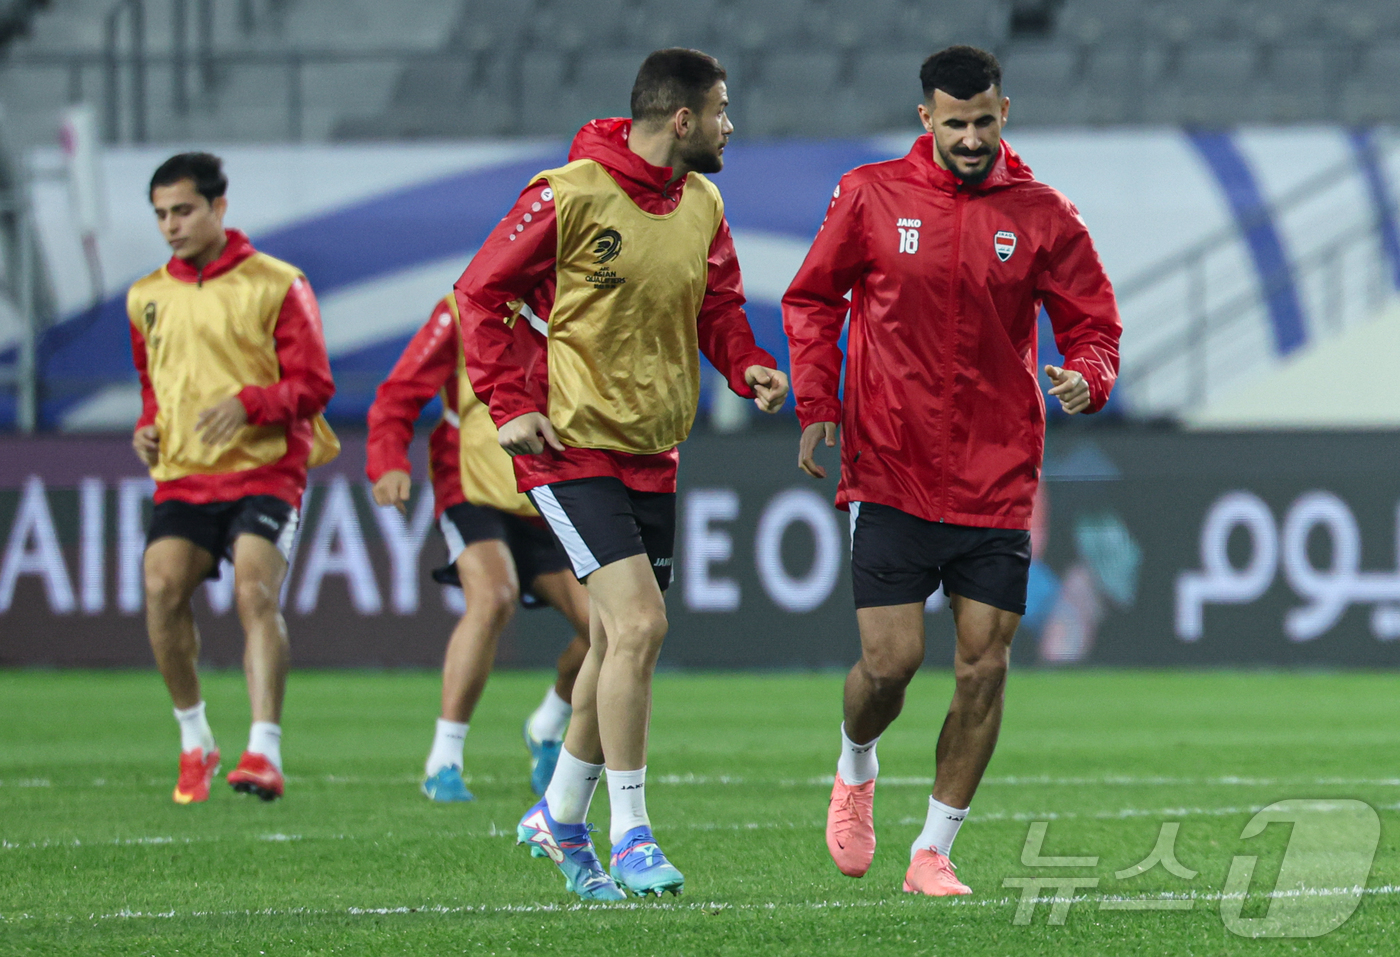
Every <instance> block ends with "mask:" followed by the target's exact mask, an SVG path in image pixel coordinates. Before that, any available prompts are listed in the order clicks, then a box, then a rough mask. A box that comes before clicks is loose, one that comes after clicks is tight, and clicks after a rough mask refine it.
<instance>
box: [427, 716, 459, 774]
mask: <svg viewBox="0 0 1400 957" xmlns="http://www.w3.org/2000/svg"><path fill="white" fill-rule="evenodd" d="M467 727H468V725H467V724H466V723H465V722H462V721H448V720H447V719H446V718H438V719H437V733H436V734H434V735H433V749H432V750H431V751H429V752H428V766H427V768H426V769H425V770H426V772H427V775H428V777H432V776H433V775H434V774H437V773H438V772H439V771H441V770H442V769H443V768H445V767H449V766H451V765H454V764H455V765H457V767H458V768H464V767H466V765H465V764H464V763H463V761H462V750H463V749H464V748H465V747H466V744H467Z"/></svg>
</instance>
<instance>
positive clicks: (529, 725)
mask: <svg viewBox="0 0 1400 957" xmlns="http://www.w3.org/2000/svg"><path fill="white" fill-rule="evenodd" d="M517 334H520V335H526V336H531V335H538V333H535V332H532V331H531V330H530V329H529V326H528V324H525V323H522V325H521V328H520V329H519V330H518V333H517ZM465 376H466V374H465V372H464V370H463V365H462V340H461V337H460V335H459V334H458V331H457V304H456V302H455V301H454V300H453V297H452V296H451V295H450V294H449V295H447V296H445V297H443V298H442V299H441V300H440V301H439V302H438V304H437V306H436V307H435V308H434V309H433V312H432V315H430V316H429V317H428V321H427V322H426V323H424V324H423V327H422V328H421V329H419V330H418V332H417V333H416V334H415V335H414V337H413V338H412V339H411V340H410V341H409V343H408V347H407V348H406V349H404V351H403V355H402V356H400V357H399V361H398V362H397V363H396V364H395V365H394V369H393V371H392V372H390V373H389V377H388V378H387V379H385V380H384V382H383V383H381V384H380V386H379V390H378V392H377V393H376V394H375V398H374V404H373V405H371V406H370V410H369V441H368V443H367V448H366V452H367V454H366V462H365V472H366V473H367V474H368V475H369V480H370V481H371V482H373V483H374V500H375V502H376V503H377V504H379V505H382V506H393V507H395V508H398V509H399V510H400V511H405V503H406V502H407V501H408V498H409V495H410V493H411V492H412V488H413V480H412V478H411V474H410V473H411V466H410V465H409V461H408V446H409V443H411V442H412V441H413V423H414V422H416V421H417V420H418V416H419V413H421V412H422V411H423V406H425V405H427V404H428V402H430V401H431V400H432V398H433V396H435V395H441V396H442V408H443V413H442V420H441V421H439V422H438V424H437V426H436V427H434V429H433V431H432V433H431V434H430V435H429V436H428V473H429V479H430V481H431V482H432V488H433V510H434V518H435V519H436V520H437V523H438V527H439V529H441V531H442V536H443V539H444V541H445V542H446V544H447V562H448V564H447V566H446V567H444V568H440V569H438V570H437V571H435V572H434V573H433V577H434V579H436V580H437V581H439V582H441V583H443V584H448V585H457V586H459V587H460V588H461V589H462V594H463V597H464V598H465V599H466V611H465V612H464V613H463V615H462V618H461V620H460V621H458V623H457V627H456V628H454V629H453V631H452V638H451V640H450V641H449V642H448V644H447V653H446V656H445V659H444V661H443V666H442V717H440V718H438V722H437V731H436V733H435V734H434V737H433V746H432V750H431V751H430V752H429V754H428V763H427V767H426V768H425V770H424V779H423V793H424V794H426V795H427V796H428V797H429V798H431V799H432V800H434V801H444V802H447V801H470V800H471V799H472V794H471V792H470V791H468V790H467V787H466V784H465V783H464V782H463V780H462V769H463V767H464V762H463V745H464V744H465V741H466V737H467V725H468V723H469V722H470V721H471V717H472V713H473V712H474V711H475V710H476V705H477V702H479V701H480V700H481V693H482V692H483V691H484V690H485V688H486V679H487V678H488V677H490V675H491V666H492V664H493V663H494V662H495V658H496V642H497V640H498V639H499V638H500V636H501V632H502V631H504V630H505V627H506V625H507V624H509V623H510V619H511V616H512V615H513V614H514V613H515V604H516V602H517V601H520V602H521V603H522V604H524V605H525V607H527V608H538V607H540V606H541V605H544V604H549V605H553V606H554V607H555V608H557V609H559V612H560V614H562V615H563V616H564V617H565V618H566V619H568V621H569V624H570V625H572V626H573V628H574V638H573V640H572V641H571V642H570V643H569V645H568V647H566V648H565V649H564V651H563V652H562V653H561V654H560V655H559V662H558V670H559V676H558V678H557V679H556V680H555V683H554V685H553V686H552V687H551V688H550V689H549V691H548V692H547V693H546V694H545V699H544V701H543V702H542V703H541V704H540V706H539V707H538V708H536V709H535V711H534V712H533V713H532V714H531V715H530V717H529V718H527V719H526V720H525V745H526V747H527V748H528V749H529V751H530V765H531V766H530V786H531V787H532V788H533V789H534V791H535V793H536V794H543V793H544V789H545V787H546V786H547V785H548V784H549V779H550V777H551V776H552V775H553V774H554V765H555V764H556V763H557V762H558V760H559V752H560V749H561V748H562V747H563V740H564V729H565V728H566V727H567V726H568V723H569V717H570V715H571V713H572V709H571V708H570V705H569V700H570V697H571V696H572V694H573V687H574V679H575V678H576V677H577V676H578V669H579V666H580V665H582V664H583V658H584V656H585V655H586V654H588V593H587V592H586V591H584V588H583V586H582V585H580V584H579V583H578V579H576V578H574V573H573V572H572V571H571V570H570V569H569V559H568V556H566V555H565V554H564V552H563V550H562V549H561V548H560V547H559V544H558V543H557V542H556V541H554V538H553V536H552V535H551V534H550V532H549V528H548V527H547V526H546V525H545V524H544V522H543V520H541V519H540V517H539V513H538V512H536V511H535V508H534V506H533V505H531V504H530V500H529V499H528V498H526V497H525V496H524V495H522V494H520V493H519V492H517V491H516V490H515V474H514V472H513V471H512V470H511V464H510V456H509V455H507V454H506V452H505V450H504V449H502V448H501V446H500V443H499V442H497V441H496V427H495V425H494V424H493V423H492V422H491V417H490V416H489V415H488V414H487V412H486V408H485V407H484V406H483V405H482V404H481V403H480V402H479V401H477V398H476V396H475V395H474V394H473V393H472V390H471V387H470V383H468V382H467V381H466V377H465Z"/></svg>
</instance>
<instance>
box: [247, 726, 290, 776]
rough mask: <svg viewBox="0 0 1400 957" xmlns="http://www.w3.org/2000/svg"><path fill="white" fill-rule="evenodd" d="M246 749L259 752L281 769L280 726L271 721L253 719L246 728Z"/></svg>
mask: <svg viewBox="0 0 1400 957" xmlns="http://www.w3.org/2000/svg"><path fill="white" fill-rule="evenodd" d="M248 750H249V751H251V752H253V753H254V754H261V755H262V756H263V757H265V758H267V759H268V760H269V761H271V762H272V766H273V767H274V768H276V769H277V770H279V771H280V770H282V726H281V725H280V724H273V723H272V722H271V721H254V722H253V726H252V727H251V728H249V729H248Z"/></svg>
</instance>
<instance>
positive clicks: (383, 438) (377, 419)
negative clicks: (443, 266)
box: [365, 297, 467, 518]
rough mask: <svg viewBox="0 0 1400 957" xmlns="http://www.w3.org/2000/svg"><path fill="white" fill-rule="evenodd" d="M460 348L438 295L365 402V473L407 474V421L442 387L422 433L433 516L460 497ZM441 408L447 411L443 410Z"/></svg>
mask: <svg viewBox="0 0 1400 957" xmlns="http://www.w3.org/2000/svg"><path fill="white" fill-rule="evenodd" d="M460 348H461V345H460V341H459V339H458V336H457V323H456V321H455V320H454V319H453V318H452V309H451V307H450V306H449V305H448V303H447V299H446V298H445V297H444V298H443V299H441V300H439V301H438V304H437V306H436V307H434V309H433V313H432V315H430V316H429V317H428V321H427V322H425V323H423V328H421V329H419V330H418V331H417V332H416V333H414V336H413V338H412V339H411V340H409V343H408V347H407V348H405V349H404V351H403V355H401V356H399V361H398V362H396V363H394V368H393V371H391V372H390V373H389V377H388V378H387V379H385V380H384V381H383V382H381V383H380V385H379V389H378V390H377V391H376V392H375V394H374V404H373V405H371V406H370V407H369V439H368V440H367V441H366V443H365V474H366V475H368V476H369V480H370V481H371V482H377V481H379V479H380V478H381V477H382V476H383V475H384V473H385V472H391V471H393V470H395V469H397V470H399V471H401V472H408V473H409V474H412V472H413V467H412V466H411V465H410V464H409V461H408V446H409V444H410V443H411V442H412V441H413V423H415V422H417V421H418V415H419V414H420V413H421V412H422V411H423V406H425V405H427V404H428V403H429V402H431V401H432V399H433V396H435V395H437V394H438V393H442V407H443V410H444V414H443V417H442V420H441V421H440V422H438V424H437V425H436V426H435V427H434V428H433V431H432V433H431V434H429V436H428V475H429V478H430V479H431V480H432V483H433V517H434V518H441V517H442V513H443V512H444V511H445V510H447V509H448V508H449V507H451V506H453V505H458V504H460V503H462V502H465V501H466V500H467V499H466V496H465V495H464V494H463V492H462V469H461V463H460V462H459V460H458V456H459V453H458V442H457V438H458V433H457V426H456V424H454V422H453V421H452V420H453V419H455V417H456V411H457V350H458V349H460ZM447 413H451V415H448V414H447Z"/></svg>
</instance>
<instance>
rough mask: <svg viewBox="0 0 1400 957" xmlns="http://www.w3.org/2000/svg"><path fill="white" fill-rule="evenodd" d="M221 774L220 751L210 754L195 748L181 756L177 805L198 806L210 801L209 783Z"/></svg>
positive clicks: (176, 791)
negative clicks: (200, 803) (202, 802)
mask: <svg viewBox="0 0 1400 957" xmlns="http://www.w3.org/2000/svg"><path fill="white" fill-rule="evenodd" d="M218 773H219V749H218V748H215V749H214V750H213V751H210V752H209V753H208V754H205V753H204V749H202V748H194V749H193V750H190V751H184V752H181V754H180V778H179V780H178V781H177V782H176V784H175V803H176V804H198V803H199V802H201V801H207V800H209V782H210V781H212V780H213V779H214V775H216V774H218Z"/></svg>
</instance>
